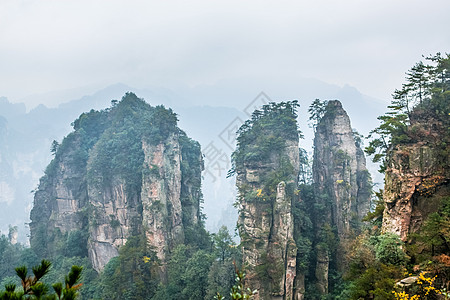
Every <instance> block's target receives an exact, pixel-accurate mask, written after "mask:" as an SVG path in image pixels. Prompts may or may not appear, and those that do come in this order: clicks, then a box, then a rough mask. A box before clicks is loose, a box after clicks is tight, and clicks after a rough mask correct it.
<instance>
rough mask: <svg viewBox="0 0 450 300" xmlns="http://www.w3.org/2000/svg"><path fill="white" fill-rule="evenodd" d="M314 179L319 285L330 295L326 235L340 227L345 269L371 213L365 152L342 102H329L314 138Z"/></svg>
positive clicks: (339, 253)
mask: <svg viewBox="0 0 450 300" xmlns="http://www.w3.org/2000/svg"><path fill="white" fill-rule="evenodd" d="M313 178H314V183H315V194H316V197H317V200H316V202H317V204H319V206H320V207H322V209H321V210H320V211H317V212H316V214H317V215H316V220H315V227H316V230H317V232H316V235H317V241H316V246H315V247H316V249H315V250H316V251H317V261H316V270H315V273H316V285H317V288H318V290H319V292H320V293H321V294H327V293H328V272H329V268H330V266H329V261H330V258H329V257H328V253H329V252H328V250H326V249H323V248H322V246H320V243H321V242H325V241H322V240H321V239H322V238H321V236H322V235H323V233H324V232H326V231H330V230H332V228H336V231H335V232H333V233H334V234H336V235H337V236H336V241H337V242H338V243H339V244H338V247H337V252H336V258H334V259H333V260H334V261H335V262H336V267H337V268H338V269H339V270H342V269H343V268H344V266H345V261H344V256H345V255H344V254H345V246H346V244H347V241H348V240H349V239H351V238H352V236H354V235H355V233H357V232H358V230H359V223H360V222H361V219H362V217H363V216H364V215H366V213H367V212H368V211H369V206H370V196H371V181H370V176H369V173H368V171H367V169H366V162H365V157H364V153H363V152H362V150H361V149H360V147H359V145H358V144H357V142H356V140H355V137H354V133H353V130H352V127H351V125H350V119H349V117H348V115H347V113H346V112H345V111H344V109H343V108H342V105H341V103H340V102H339V101H337V100H335V101H329V102H328V105H327V108H326V113H325V115H324V116H323V118H322V119H321V120H320V122H319V124H318V125H317V129H316V135H315V138H314V161H313Z"/></svg>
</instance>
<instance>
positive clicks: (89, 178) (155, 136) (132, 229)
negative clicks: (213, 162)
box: [30, 93, 203, 278]
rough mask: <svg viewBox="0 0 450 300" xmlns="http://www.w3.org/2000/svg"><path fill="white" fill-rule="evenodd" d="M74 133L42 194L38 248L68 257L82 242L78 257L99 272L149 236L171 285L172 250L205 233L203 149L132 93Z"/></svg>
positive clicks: (167, 115) (35, 225) (167, 113)
mask: <svg viewBox="0 0 450 300" xmlns="http://www.w3.org/2000/svg"><path fill="white" fill-rule="evenodd" d="M74 128H75V131H74V132H73V133H71V134H70V135H69V136H67V137H66V138H65V139H64V141H63V142H62V143H61V145H60V146H59V147H58V149H57V151H56V153H55V158H54V160H53V161H52V162H51V164H50V165H49V166H48V168H47V170H46V175H45V176H44V177H43V178H41V181H40V185H39V188H38V190H37V192H36V194H35V201H34V207H33V210H32V212H31V219H32V222H31V224H30V229H31V245H32V247H33V248H35V249H36V250H37V252H38V253H39V254H41V255H42V256H45V257H51V256H54V255H58V254H65V253H66V252H67V251H66V250H67V249H66V248H67V247H66V246H65V245H68V241H69V240H74V237H76V245H77V247H80V248H82V249H83V251H81V252H77V254H76V255H81V256H83V255H85V256H89V258H90V260H91V263H92V265H93V267H94V268H95V269H96V270H97V271H100V270H102V269H103V268H104V266H105V265H106V264H107V263H108V261H109V260H110V259H111V258H112V257H114V256H117V255H118V249H119V248H120V247H121V246H122V245H124V244H125V243H126V242H127V240H128V238H129V237H131V236H136V235H140V234H144V235H145V236H146V237H147V240H148V244H149V246H150V248H151V249H153V251H155V253H156V256H157V258H158V260H159V263H160V268H161V276H162V277H163V278H164V276H165V263H166V258H167V255H168V254H169V253H170V251H171V249H173V247H175V246H176V245H178V244H182V243H184V242H185V240H186V239H185V233H186V232H189V233H191V232H193V228H195V227H196V226H201V217H200V202H201V197H202V194H201V191H200V185H201V171H202V169H203V161H202V157H201V151H200V145H199V144H198V143H197V142H195V141H193V140H191V139H189V138H188V137H187V136H186V134H185V133H184V132H182V131H181V130H180V129H179V128H178V127H176V116H175V114H173V112H172V111H171V110H170V109H165V108H163V107H156V108H154V107H151V106H150V105H148V104H146V103H145V102H144V101H143V100H141V99H139V98H137V97H136V96H135V95H134V94H130V93H129V94H127V95H125V96H124V98H123V99H122V101H121V102H119V103H116V104H114V105H113V107H112V108H111V109H107V110H104V111H100V112H96V111H91V112H90V113H87V114H83V115H81V116H80V118H79V119H77V120H76V121H75V122H74ZM191 235H192V234H191ZM71 236H72V239H70V237H71ZM65 247H66V248H65Z"/></svg>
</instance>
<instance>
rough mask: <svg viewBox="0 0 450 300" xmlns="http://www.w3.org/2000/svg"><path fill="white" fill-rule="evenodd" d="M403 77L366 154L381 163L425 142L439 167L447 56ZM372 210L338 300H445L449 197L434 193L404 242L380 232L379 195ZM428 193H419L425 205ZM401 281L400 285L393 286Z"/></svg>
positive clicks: (448, 103)
mask: <svg viewBox="0 0 450 300" xmlns="http://www.w3.org/2000/svg"><path fill="white" fill-rule="evenodd" d="M426 59H427V61H428V62H429V64H424V63H423V62H419V63H417V64H416V65H414V66H413V67H412V68H411V70H410V71H408V72H407V73H406V75H407V76H406V83H405V84H403V85H402V88H401V89H399V90H396V91H395V92H394V94H393V101H392V103H391V105H390V106H389V107H388V108H389V109H390V111H389V112H388V113H386V114H385V115H383V116H381V117H379V119H380V121H381V125H380V126H379V127H377V128H376V129H374V130H373V131H372V132H371V134H370V136H369V138H372V139H371V141H370V143H369V145H368V147H366V153H368V154H369V155H373V161H374V162H380V163H381V169H380V171H381V172H384V171H385V169H386V166H387V163H388V162H389V154H390V153H391V152H392V151H394V150H395V149H397V148H398V147H400V146H402V145H409V144H412V143H421V144H428V145H429V146H430V147H433V149H434V150H433V151H438V152H439V151H440V154H441V155H438V157H439V156H440V157H441V158H442V168H444V169H445V168H448V163H449V162H448V158H449V157H450V152H449V149H450V147H449V142H450V118H449V115H450V55H449V54H446V55H444V56H442V55H441V54H437V55H435V56H432V57H428V58H426ZM377 196H378V198H379V200H378V202H377V205H376V207H375V209H374V210H373V211H372V212H370V213H369V214H368V215H367V217H366V218H365V220H366V221H368V224H369V226H368V227H367V229H366V230H365V232H363V233H362V234H361V235H360V236H359V237H358V238H357V239H355V241H354V242H353V243H352V245H351V250H352V251H350V252H349V254H350V257H349V261H350V264H349V269H348V270H347V271H346V272H345V273H344V274H343V275H344V279H345V281H344V285H345V289H344V293H343V294H342V297H343V299H396V300H397V299H403V300H410V299H447V298H448V297H449V295H448V293H447V290H448V288H449V284H450V276H449V275H450V247H449V245H450V244H449V242H450V230H449V228H450V198H449V197H448V195H445V193H444V194H442V195H435V196H433V197H438V198H439V203H440V207H439V208H438V209H437V212H435V213H432V214H430V215H429V216H428V218H427V219H426V220H425V221H424V224H423V225H422V226H421V228H420V230H419V231H417V232H415V233H413V234H410V235H409V236H408V240H407V242H402V241H401V240H400V238H399V237H398V236H397V235H394V234H389V233H386V234H383V233H382V232H381V230H380V228H381V224H382V219H383V211H384V202H383V198H382V191H380V192H378V193H377ZM431 196H432V195H431V194H425V193H424V194H421V197H423V199H421V200H418V201H426V200H427V197H431ZM404 278H408V280H406V279H405V283H404V284H403V283H402V284H401V285H399V284H396V283H398V282H399V281H400V280H402V279H404Z"/></svg>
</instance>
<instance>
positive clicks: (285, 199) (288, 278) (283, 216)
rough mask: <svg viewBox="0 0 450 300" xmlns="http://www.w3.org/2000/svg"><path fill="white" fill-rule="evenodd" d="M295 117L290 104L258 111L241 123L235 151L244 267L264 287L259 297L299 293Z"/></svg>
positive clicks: (259, 287)
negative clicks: (243, 123)
mask: <svg viewBox="0 0 450 300" xmlns="http://www.w3.org/2000/svg"><path fill="white" fill-rule="evenodd" d="M283 105H285V106H283ZM295 118H296V115H295V108H293V107H292V106H290V104H289V103H288V104H271V106H265V107H263V112H260V111H256V112H255V113H254V115H253V118H252V120H251V121H249V122H247V123H246V124H245V125H244V127H241V133H240V136H239V137H238V149H237V150H236V152H235V153H234V154H233V155H234V157H233V159H234V163H235V173H236V175H237V177H236V185H237V187H238V190H239V196H238V197H239V199H238V206H239V219H238V229H239V235H240V237H241V245H242V246H243V249H242V253H243V261H244V269H245V271H246V280H247V281H248V285H249V286H251V288H252V289H256V290H258V293H257V294H256V295H255V299H293V297H294V293H295V291H294V282H295V278H296V255H297V247H296V244H295V241H294V238H293V232H294V220H293V214H292V203H293V201H296V199H297V198H296V195H295V193H294V191H295V189H296V188H297V180H298V172H299V148H298V131H297V126H296V120H295ZM283 121H284V122H285V123H284V124H283ZM287 133H290V134H287Z"/></svg>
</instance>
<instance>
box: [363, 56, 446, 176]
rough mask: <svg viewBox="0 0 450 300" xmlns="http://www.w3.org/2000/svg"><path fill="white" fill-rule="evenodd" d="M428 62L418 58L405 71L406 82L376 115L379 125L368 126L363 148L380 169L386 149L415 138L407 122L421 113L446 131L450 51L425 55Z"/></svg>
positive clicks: (383, 162) (384, 161)
mask: <svg viewBox="0 0 450 300" xmlns="http://www.w3.org/2000/svg"><path fill="white" fill-rule="evenodd" d="M426 60H427V61H429V62H430V64H424V63H423V62H419V63H417V64H415V65H414V66H413V67H412V68H411V70H409V71H408V72H407V73H406V83H404V84H403V85H402V88H401V89H400V90H395V92H394V93H393V95H392V97H393V100H392V101H391V105H389V106H388V108H389V110H390V111H389V112H387V113H386V114H385V115H383V116H380V117H378V119H379V120H380V121H381V124H380V126H378V127H377V128H375V129H374V130H372V131H371V132H370V134H369V136H368V137H369V138H372V140H371V141H370V143H369V145H368V146H367V147H366V149H365V151H366V153H367V154H368V155H373V158H372V161H373V162H381V168H380V172H384V169H385V167H386V166H385V163H386V153H387V150H388V149H389V148H391V147H394V146H396V145H399V144H405V143H410V142H415V141H416V138H417V134H416V132H415V130H410V125H413V123H414V122H416V123H417V122H420V121H417V120H422V122H423V119H424V117H425V118H428V119H433V120H437V121H439V122H441V123H442V124H443V128H444V130H445V131H446V132H443V133H444V134H446V135H447V136H448V135H449V134H450V118H449V114H450V54H445V55H444V56H442V55H441V54H440V53H437V54H436V55H434V56H431V57H427V58H426Z"/></svg>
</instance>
